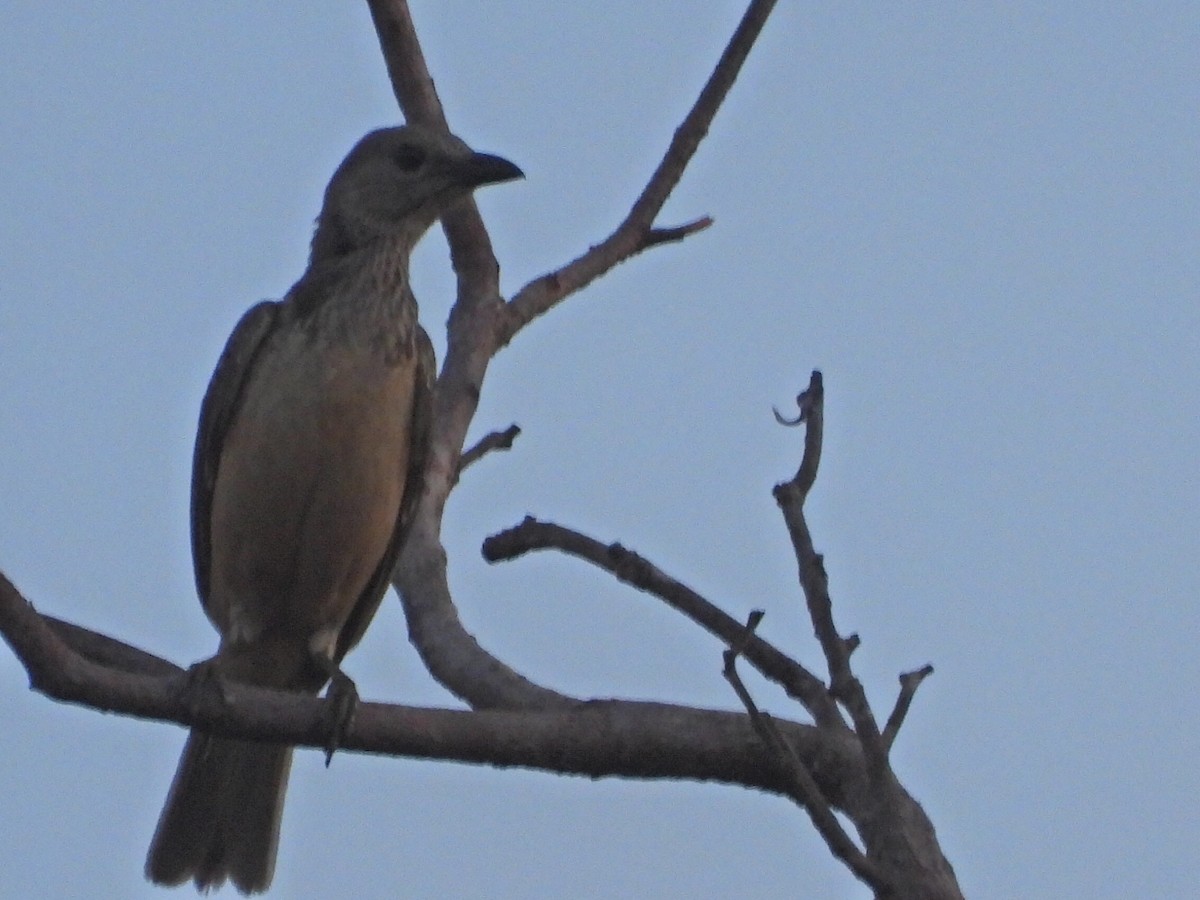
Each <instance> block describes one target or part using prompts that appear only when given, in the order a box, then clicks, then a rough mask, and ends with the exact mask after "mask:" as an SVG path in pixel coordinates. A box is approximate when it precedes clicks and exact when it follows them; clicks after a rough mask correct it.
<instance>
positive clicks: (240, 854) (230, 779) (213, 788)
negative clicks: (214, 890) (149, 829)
mask: <svg viewBox="0 0 1200 900" xmlns="http://www.w3.org/2000/svg"><path fill="white" fill-rule="evenodd" d="M291 766H292V748H291V747H289V746H284V745H279V744H262V743H256V742H253V741H238V740H232V739H230V738H219V737H213V736H211V735H207V734H201V733H198V732H192V733H191V734H190V735H188V741H187V744H186V746H184V748H183V755H182V756H180V758H179V768H178V769H177V770H176V772H175V780H174V781H173V782H172V783H171V792H170V794H168V795H167V803H166V805H165V806H164V807H163V811H162V815H161V816H159V819H158V828H157V829H155V832H154V839H153V840H152V841H151V842H150V852H149V854H148V855H147V857H146V877H147V878H149V879H150V880H151V881H153V882H155V883H156V884H167V885H176V884H182V883H183V882H184V881H186V880H187V879H188V878H193V879H195V882H196V887H197V888H199V889H201V890H205V889H207V888H209V887H218V886H219V885H221V883H222V882H224V881H225V879H226V878H229V879H231V880H232V881H233V883H234V885H235V886H236V887H237V889H238V890H239V891H241V892H242V893H243V894H251V893H258V892H260V891H265V890H266V889H267V887H268V886H269V885H270V883H271V876H272V875H273V874H274V872H275V850H276V848H277V847H278V846H279V818H280V815H281V814H282V812H283V795H284V792H285V791H286V790H287V779H288V772H289V770H290V769H291Z"/></svg>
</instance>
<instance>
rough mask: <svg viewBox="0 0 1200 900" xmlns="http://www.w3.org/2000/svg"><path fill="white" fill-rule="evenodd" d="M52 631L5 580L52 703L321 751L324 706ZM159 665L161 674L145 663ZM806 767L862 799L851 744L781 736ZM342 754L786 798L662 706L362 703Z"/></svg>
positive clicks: (17, 627)
mask: <svg viewBox="0 0 1200 900" xmlns="http://www.w3.org/2000/svg"><path fill="white" fill-rule="evenodd" d="M60 628H61V626H59V625H53V624H52V622H51V621H50V620H47V619H46V618H44V617H43V616H41V615H40V614H39V613H38V612H37V611H36V610H35V609H34V608H33V606H32V605H31V604H29V602H28V601H27V600H25V598H24V597H22V596H21V595H20V593H19V592H18V591H17V590H16V588H15V587H14V586H13V585H12V583H11V582H9V581H8V579H7V578H5V577H4V575H3V574H2V573H0V633H2V634H3V635H4V637H5V639H6V640H7V641H8V643H9V645H10V646H11V647H12V649H13V651H14V652H15V653H16V655H17V657H18V659H20V660H21V662H22V663H23V664H24V665H25V667H26V669H27V671H28V672H29V676H30V681H31V683H32V684H33V686H34V687H35V689H37V690H39V691H40V692H42V693H44V694H46V695H47V696H49V697H51V698H53V699H56V700H61V701H64V702H69V703H76V704H80V705H83V706H88V707H92V708H96V709H102V710H105V711H109V712H116V713H121V714H125V715H132V716H136V717H139V718H146V719H155V720H162V721H173V722H178V723H180V724H183V725H188V726H196V727H200V728H203V729H204V730H206V731H210V732H212V733H216V734H222V735H227V736H230V737H242V738H251V739H258V740H275V741H282V742H286V743H290V744H296V745H299V746H307V747H315V748H322V747H323V745H324V741H325V740H326V738H327V736H328V728H329V725H328V718H327V709H326V703H325V701H323V700H320V699H317V698H313V697H308V696H305V695H302V694H292V693H284V692H279V691H270V690H264V689H260V688H254V687H250V686H246V685H240V684H235V683H225V684H224V685H223V687H222V689H221V690H215V689H214V690H212V691H208V692H202V694H201V696H200V697H198V698H197V697H196V695H195V693H194V692H190V691H186V690H184V689H183V688H184V687H185V686H186V685H188V684H189V682H188V681H187V675H186V674H185V673H184V671H183V670H182V669H179V668H178V667H176V666H173V665H172V664H171V663H168V662H166V661H165V660H160V659H158V658H157V657H154V656H152V655H150V654H146V653H145V652H144V651H141V650H138V649H137V648H134V647H130V646H129V645H127V644H123V643H121V642H120V641H116V640H114V639H113V638H109V637H106V636H104V635H98V634H95V633H93V632H89V631H87V630H86V629H81V628H79V627H78V626H70V630H71V631H72V633H74V634H76V635H77V636H78V635H84V634H85V635H87V637H86V638H84V639H82V640H80V641H79V643H80V644H81V645H83V646H90V647H102V648H104V649H102V650H101V651H100V653H101V655H103V656H110V657H111V656H115V657H119V658H124V659H136V660H139V662H138V664H137V665H136V668H139V669H143V670H144V669H146V668H150V667H157V668H158V669H160V670H161V671H163V672H166V673H167V674H165V675H147V674H143V673H142V672H134V671H118V670H116V669H110V668H107V667H105V666H103V665H101V664H98V663H96V662H93V661H91V660H88V659H85V658H83V657H81V656H80V655H78V654H77V653H76V652H75V651H74V650H72V648H71V647H70V646H68V644H67V643H66V642H65V641H63V640H62V639H61V638H60V637H59V636H58V634H57V633H56V632H58V631H59V629H60ZM149 660H153V661H154V662H153V663H149V662H148V661H149ZM783 727H784V729H785V730H786V732H787V733H788V739H789V741H792V742H794V743H795V744H796V746H798V747H799V748H801V749H800V751H799V752H801V753H802V755H803V756H804V757H805V759H806V761H807V763H808V764H809V765H812V766H814V767H815V768H816V770H817V771H819V772H820V773H821V776H820V777H821V780H822V790H826V791H829V792H831V794H832V796H835V797H837V798H838V802H839V803H841V802H845V803H852V802H853V798H854V797H856V796H858V795H859V794H860V793H861V787H860V786H858V785H856V784H855V782H854V777H855V776H854V775H853V773H854V772H856V771H859V770H860V769H861V766H860V763H859V762H858V759H859V753H858V751H857V750H856V749H855V746H854V742H853V740H852V738H851V737H850V736H849V735H846V736H844V738H843V739H842V740H841V741H840V742H839V741H837V740H831V739H830V738H828V737H826V736H822V735H820V734H819V733H818V732H817V731H816V729H814V728H812V727H811V726H805V725H799V724H794V723H787V724H785V725H783ZM341 747H342V748H343V749H345V750H358V751H365V752H372V753H387V754H391V755H396V756H409V757H417V758H428V759H442V760H451V761H458V762H466V763H482V764H488V765H495V766H522V767H526V768H535V769H541V770H544V771H549V772H559V773H564V774H577V775H588V776H590V777H602V776H619V777H630V778H685V779H695V780H702V781H721V782H726V783H730V784H741V785H745V786H747V787H755V788H761V789H764V790H769V791H773V792H776V793H787V790H788V786H787V784H786V783H785V782H784V780H783V779H782V778H780V777H779V776H778V775H777V774H776V773H773V772H770V771H764V769H763V767H762V765H761V759H760V757H759V754H758V752H757V751H756V750H755V748H754V739H753V733H752V731H751V730H750V727H749V724H748V721H747V719H746V717H745V716H743V715H741V714H737V713H729V712H719V711H715V710H699V709H690V708H687V707H680V706H673V705H670V704H664V703H638V702H631V701H617V700H613V701H591V702H587V703H575V704H573V705H572V706H571V707H570V708H564V709H559V710H555V711H537V712H534V711H530V712H499V711H496V712H465V711H460V710H444V709H428V708H422V707H409V706H398V705H390V704H382V703H362V704H360V705H359V707H358V709H357V711H356V714H355V716H354V719H353V722H352V723H351V725H350V727H349V728H348V729H347V732H346V734H345V736H344V738H343V739H342V741H341Z"/></svg>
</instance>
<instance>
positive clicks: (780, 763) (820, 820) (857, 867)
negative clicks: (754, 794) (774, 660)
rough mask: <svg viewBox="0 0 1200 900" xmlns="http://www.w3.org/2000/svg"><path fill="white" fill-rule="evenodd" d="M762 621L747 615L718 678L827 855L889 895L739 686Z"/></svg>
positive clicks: (783, 742) (783, 741)
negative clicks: (745, 654) (742, 659)
mask: <svg viewBox="0 0 1200 900" xmlns="http://www.w3.org/2000/svg"><path fill="white" fill-rule="evenodd" d="M762 617H763V612H762V610H757V609H756V610H753V611H752V612H751V613H750V615H749V617H748V618H747V620H746V630H745V636H743V637H742V638H740V639H739V640H738V642H737V644H735V645H731V646H730V648H729V649H728V650H726V651H725V652H724V654H723V659H724V667H723V668H722V670H721V674H723V675H724V676H725V680H726V681H728V682H729V684H730V686H731V687H732V688H733V692H734V693H735V694H737V696H738V699H739V700H740V701H741V702H742V706H744V707H745V709H746V715H747V716H749V717H750V724H751V725H752V726H753V728H754V731H755V733H756V734H757V735H758V737H759V740H760V741H761V742H762V747H763V751H764V752H765V754H766V755H767V757H768V759H770V760H771V761H772V763H774V765H775V766H776V767H777V768H779V769H780V771H781V772H783V774H784V777H786V778H787V779H788V781H789V782H790V783H791V785H792V790H791V791H790V795H791V796H792V798H793V799H795V800H796V802H797V803H798V804H799V805H800V806H801V807H803V808H804V811H805V812H806V813H808V817H809V818H810V819H811V820H812V823H813V827H815V828H816V829H817V833H818V834H820V835H821V838H822V840H824V841H825V845H826V846H827V847H828V848H829V850H830V852H832V853H833V855H834V856H836V857H837V858H838V859H840V860H841V861H842V862H843V863H845V865H846V867H847V868H849V869H850V871H852V872H853V873H854V874H855V875H856V876H857V877H858V878H859V879H861V880H862V881H863V882H864V883H866V884H867V885H869V886H870V887H871V889H872V890H874V891H875V893H876V894H877V895H885V894H886V893H888V892H889V888H890V886H889V885H888V884H886V883H885V881H884V880H883V876H882V874H881V873H880V872H879V869H878V867H876V866H875V864H874V863H872V862H871V861H870V860H869V859H868V858H867V856H866V854H864V853H863V851H862V850H861V848H859V846H858V845H857V844H856V843H854V841H853V840H851V838H850V835H849V834H847V833H846V829H844V828H843V827H842V823H841V822H839V821H838V819H837V816H835V815H834V814H833V808H832V807H831V806H830V805H829V801H828V800H826V799H825V796H824V794H822V793H821V789H820V787H819V786H818V785H817V782H816V780H815V779H814V778H813V776H812V773H811V772H810V771H809V770H808V767H807V766H806V765H804V762H803V760H801V759H800V757H799V755H797V753H796V751H795V750H794V749H793V748H792V746H791V745H790V744H789V743H788V742H787V739H786V738H784V736H783V734H782V733H781V732H780V730H779V728H778V727H777V726H776V724H775V720H774V719H773V718H772V717H771V716H770V715H768V714H767V713H764V712H762V711H761V710H759V708H758V705H757V704H756V703H755V702H754V698H753V697H751V696H750V691H749V690H747V688H746V685H745V684H744V683H743V682H742V677H741V676H740V675H739V674H738V671H737V659H738V656H739V655H741V654H742V651H743V649H744V648H745V647H747V646H748V645H749V643H750V638H751V636H753V634H754V630H755V629H756V628H757V627H758V623H759V622H761V621H762Z"/></svg>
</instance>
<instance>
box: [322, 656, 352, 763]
mask: <svg viewBox="0 0 1200 900" xmlns="http://www.w3.org/2000/svg"><path fill="white" fill-rule="evenodd" d="M313 662H315V663H316V664H317V666H318V667H319V668H320V669H321V671H323V672H324V673H325V674H326V675H327V676H328V677H329V687H328V688H326V690H325V702H326V706H325V709H326V712H325V718H326V721H327V722H328V723H329V734H328V736H327V737H326V739H325V766H326V767H328V766H329V763H330V762H332V760H333V754H334V751H336V750H337V748H338V747H340V746H341V744H342V738H344V737H345V736H346V732H347V731H348V730H349V729H350V724H351V723H352V722H353V721H354V713H355V711H356V710H357V709H358V688H357V687H355V685H354V681H353V680H352V679H351V678H350V676H349V675H347V674H346V673H345V672H343V671H342V670H341V668H340V667H339V666H338V664H337V663H335V662H334V661H333V660H331V659H329V658H328V657H327V656H323V655H319V654H314V656H313Z"/></svg>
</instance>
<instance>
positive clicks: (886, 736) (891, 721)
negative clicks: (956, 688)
mask: <svg viewBox="0 0 1200 900" xmlns="http://www.w3.org/2000/svg"><path fill="white" fill-rule="evenodd" d="M932 674H933V666H930V665H924V666H921V668H919V669H917V670H916V671H914V672H904V673H903V674H901V676H900V696H898V697H897V698H896V706H895V708H894V709H892V714H891V715H890V716H888V720H887V724H886V725H885V726H883V743H884V745H885V746H886V747H887V748H888V749H889V750H891V749H892V744H894V743H895V741H896V735H898V734H899V733H900V726H902V725H903V724H904V717H905V716H907V715H908V708H909V707H910V706H912V702H913V697H915V696H916V693H917V688H919V687H920V686H921V682H922V681H924V680H925V679H926V678H928V677H929V676H930V675H932Z"/></svg>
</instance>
